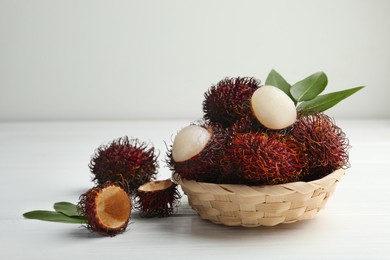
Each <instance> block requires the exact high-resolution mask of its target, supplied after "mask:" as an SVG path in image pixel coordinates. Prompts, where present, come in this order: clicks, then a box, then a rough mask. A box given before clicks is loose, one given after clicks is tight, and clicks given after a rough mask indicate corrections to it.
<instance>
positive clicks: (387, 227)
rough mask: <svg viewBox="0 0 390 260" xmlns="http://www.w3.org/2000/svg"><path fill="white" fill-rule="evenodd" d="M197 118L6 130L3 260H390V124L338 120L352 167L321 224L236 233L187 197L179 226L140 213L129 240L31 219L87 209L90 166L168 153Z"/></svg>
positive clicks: (1, 167) (1, 168) (0, 220)
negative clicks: (105, 157)
mask: <svg viewBox="0 0 390 260" xmlns="http://www.w3.org/2000/svg"><path fill="white" fill-rule="evenodd" d="M189 122H190V120H178V121H128V122H25V123H0V176H1V189H0V195H1V196H0V205H1V211H0V249H1V256H0V258H1V259H105V258H117V259H153V258H154V259H186V260H188V259H206V258H207V259H390V201H389V200H390V162H389V159H390V120H347V119H345V120H341V119H339V120H337V124H338V125H339V126H340V127H342V128H343V129H344V131H345V132H346V133H347V136H348V137H349V140H350V143H351V145H352V150H351V151H350V162H351V165H352V167H351V168H350V169H348V170H347V174H346V176H344V178H343V179H342V180H341V182H340V183H339V184H338V187H337V189H336V192H335V193H334V195H333V196H332V197H331V199H330V200H329V202H328V204H327V207H326V209H325V210H323V211H321V212H320V213H319V214H318V215H317V217H316V218H315V219H313V220H308V221H301V222H297V223H294V224H283V225H279V226H276V227H260V228H250V229H248V228H241V227H238V228H235V227H225V226H221V225H216V224H212V223H210V222H207V221H204V220H201V219H200V218H199V217H198V216H197V215H196V214H195V213H194V211H192V209H190V208H189V207H188V204H187V198H186V197H185V196H184V197H183V199H182V205H181V207H180V208H179V209H178V211H177V213H176V214H175V215H173V216H172V217H169V218H162V219H159V218H154V219H142V218H140V217H139V216H138V215H137V214H136V213H134V214H133V217H132V220H131V224H130V225H129V227H128V230H127V232H126V233H124V234H121V235H118V236H116V237H113V238H110V237H101V236H98V235H96V234H92V233H90V232H89V231H87V230H86V229H85V228H83V227H80V226H79V225H77V224H61V223H51V222H43V221H36V220H28V219H24V218H23V217H22V214H23V213H24V212H26V211H30V210H35V209H52V205H53V203H54V202H58V201H70V202H73V203H77V201H78V197H79V195H80V194H82V193H83V192H85V191H86V190H87V189H89V188H91V187H92V186H93V184H92V183H91V177H92V176H91V174H90V172H89V169H88V163H89V160H90V157H91V155H92V154H93V153H94V150H95V149H96V148H97V147H98V146H99V145H100V144H102V143H105V142H108V141H111V140H112V139H114V138H117V137H120V136H124V135H128V136H129V137H137V138H139V139H141V140H144V141H150V142H152V143H153V144H154V145H155V147H156V149H158V150H160V157H159V160H160V162H161V166H160V172H159V175H158V178H159V179H164V178H169V177H170V174H171V173H170V171H169V169H168V168H167V167H166V166H164V162H163V159H164V158H165V153H166V145H165V143H164V142H166V143H167V144H168V145H170V144H171V139H172V138H173V137H174V135H175V134H176V133H177V131H178V130H180V129H181V128H182V127H184V126H186V125H188V124H189Z"/></svg>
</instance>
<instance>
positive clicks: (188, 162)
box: [167, 123, 226, 182]
mask: <svg viewBox="0 0 390 260" xmlns="http://www.w3.org/2000/svg"><path fill="white" fill-rule="evenodd" d="M184 131H188V132H189V133H188V134H185V135H184V136H183V135H182V134H183V132H184ZM191 131H195V134H194V135H195V137H194V135H192V132H191ZM205 136H206V137H205ZM187 137H188V138H191V139H192V140H191V139H190V140H188V139H187ZM199 139H203V142H204V144H202V146H201V147H199V151H197V152H196V154H194V155H193V156H191V157H190V158H184V159H183V158H180V159H178V158H179V157H182V156H181V155H182V153H181V152H180V151H178V150H179V148H178V146H179V145H180V146H185V148H190V149H192V148H193V147H195V146H196V145H197V142H198V140H199ZM193 141H195V143H193ZM225 144H226V135H225V130H224V129H223V128H222V127H220V126H219V125H217V124H210V123H201V124H200V125H195V124H194V125H190V126H187V127H185V128H183V129H182V130H181V131H180V132H179V133H178V134H177V136H176V137H175V140H174V142H173V145H172V147H171V149H170V150H168V152H167V165H168V167H169V168H170V169H171V170H172V171H176V172H177V173H179V174H180V175H181V176H182V177H183V178H186V179H190V180H198V181H205V182H215V181H216V179H217V177H218V175H219V173H220V163H219V161H220V158H221V153H223V152H224V148H225ZM180 150H185V149H180ZM175 152H176V153H175Z"/></svg>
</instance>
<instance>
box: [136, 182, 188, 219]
mask: <svg viewBox="0 0 390 260" xmlns="http://www.w3.org/2000/svg"><path fill="white" fill-rule="evenodd" d="M160 182H165V183H168V185H167V184H164V185H166V187H163V188H162V189H156V190H145V189H142V186H145V185H148V184H149V183H147V184H144V185H142V186H141V187H140V188H138V189H137V190H136V192H135V196H134V201H135V202H134V205H135V206H134V208H135V209H137V210H139V212H140V216H141V217H145V218H152V217H159V218H163V217H169V216H171V215H172V214H173V212H174V209H175V208H176V207H177V206H178V205H179V204H180V198H181V194H180V192H179V191H178V189H177V184H175V183H173V182H172V181H171V180H165V181H155V183H157V185H158V183H160Z"/></svg>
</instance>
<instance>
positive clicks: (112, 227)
mask: <svg viewBox="0 0 390 260" xmlns="http://www.w3.org/2000/svg"><path fill="white" fill-rule="evenodd" d="M78 208H79V210H80V214H81V215H82V216H85V217H86V219H87V228H88V229H89V230H91V231H93V232H97V233H99V234H101V235H105V236H115V235H117V234H119V233H122V232H124V231H125V230H126V228H127V225H128V222H129V219H130V216H131V201H130V198H129V195H128V193H127V192H126V191H125V190H124V189H123V188H122V187H121V186H119V185H117V184H113V183H110V182H107V183H104V184H101V185H98V186H96V187H94V188H92V189H90V190H88V191H87V192H86V193H84V194H82V195H81V196H80V201H79V203H78Z"/></svg>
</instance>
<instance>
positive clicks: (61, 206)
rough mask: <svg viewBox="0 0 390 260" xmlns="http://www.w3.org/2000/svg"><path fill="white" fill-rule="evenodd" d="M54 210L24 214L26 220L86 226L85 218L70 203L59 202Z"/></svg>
mask: <svg viewBox="0 0 390 260" xmlns="http://www.w3.org/2000/svg"><path fill="white" fill-rule="evenodd" d="M54 210H55V211H50V210H34V211H29V212H26V213H24V214H23V216H24V217H25V218H29V219H37V220H44V221H51V222H61V223H73V224H86V223H87V219H86V218H85V216H82V215H80V213H79V211H78V209H77V206H76V205H74V204H72V203H70V202H57V203H55V204H54Z"/></svg>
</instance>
